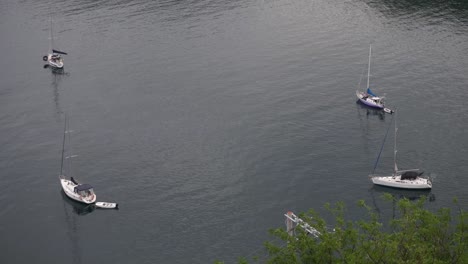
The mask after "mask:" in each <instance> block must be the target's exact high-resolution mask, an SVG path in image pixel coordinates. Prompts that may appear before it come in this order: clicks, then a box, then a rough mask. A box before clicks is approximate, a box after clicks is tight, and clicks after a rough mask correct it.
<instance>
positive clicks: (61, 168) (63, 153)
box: [60, 115, 67, 176]
mask: <svg viewBox="0 0 468 264" xmlns="http://www.w3.org/2000/svg"><path fill="white" fill-rule="evenodd" d="M66 133H67V116H66V115H65V126H64V128H63V143H62V163H61V164H60V176H62V175H63V157H64V155H65V135H66Z"/></svg>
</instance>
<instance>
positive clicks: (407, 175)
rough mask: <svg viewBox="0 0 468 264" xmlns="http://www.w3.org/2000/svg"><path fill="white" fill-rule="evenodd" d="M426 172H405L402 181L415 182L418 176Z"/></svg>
mask: <svg viewBox="0 0 468 264" xmlns="http://www.w3.org/2000/svg"><path fill="white" fill-rule="evenodd" d="M423 173H424V172H417V171H405V172H404V173H403V174H402V175H401V179H402V180H415V179H416V178H417V177H418V176H421V175H422V174H423Z"/></svg>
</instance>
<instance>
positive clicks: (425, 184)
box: [371, 176, 432, 190]
mask: <svg viewBox="0 0 468 264" xmlns="http://www.w3.org/2000/svg"><path fill="white" fill-rule="evenodd" d="M371 179H372V182H373V183H374V184H376V185H380V186H386V187H392V188H398V189H413V190H415V189H417V190H424V189H431V188H432V182H431V181H430V180H429V179H425V178H421V177H418V178H416V179H414V180H401V178H400V176H372V177H371Z"/></svg>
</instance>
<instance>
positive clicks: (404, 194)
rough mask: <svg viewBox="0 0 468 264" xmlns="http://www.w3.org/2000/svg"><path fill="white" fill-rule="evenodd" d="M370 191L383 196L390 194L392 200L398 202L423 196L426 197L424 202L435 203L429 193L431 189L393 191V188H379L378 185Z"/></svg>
mask: <svg viewBox="0 0 468 264" xmlns="http://www.w3.org/2000/svg"><path fill="white" fill-rule="evenodd" d="M372 191H373V192H376V193H379V194H382V195H383V194H384V193H388V194H390V195H391V196H392V197H393V198H394V199H396V200H399V199H405V198H406V199H408V200H410V201H415V200H418V199H421V198H422V197H423V196H425V197H426V200H427V201H429V202H433V201H435V195H434V194H433V193H431V189H425V190H414V189H412V190H406V189H395V188H389V187H385V186H379V185H374V186H373V187H372Z"/></svg>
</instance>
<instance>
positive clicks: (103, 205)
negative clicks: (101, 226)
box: [96, 202, 119, 209]
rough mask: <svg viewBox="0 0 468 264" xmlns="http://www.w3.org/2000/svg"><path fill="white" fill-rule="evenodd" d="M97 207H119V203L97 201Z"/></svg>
mask: <svg viewBox="0 0 468 264" xmlns="http://www.w3.org/2000/svg"><path fill="white" fill-rule="evenodd" d="M96 207H98V208H103V209H119V204H118V203H108V202H96Z"/></svg>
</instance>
